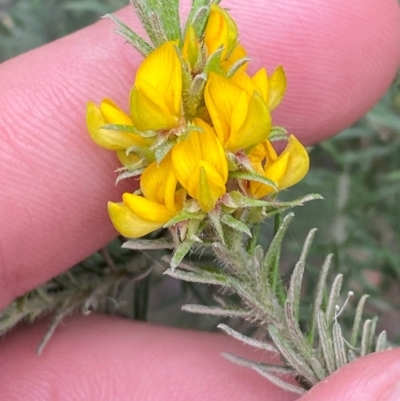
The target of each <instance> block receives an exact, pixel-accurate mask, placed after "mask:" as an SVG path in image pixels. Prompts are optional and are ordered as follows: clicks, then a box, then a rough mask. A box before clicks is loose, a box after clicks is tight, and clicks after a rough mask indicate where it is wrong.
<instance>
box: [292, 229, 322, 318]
mask: <svg viewBox="0 0 400 401" xmlns="http://www.w3.org/2000/svg"><path fill="white" fill-rule="evenodd" d="M316 231H317V230H316V229H315V228H314V229H313V230H311V231H310V232H309V233H308V235H307V238H306V240H305V242H304V245H303V249H302V251H301V255H300V260H299V261H298V262H297V263H296V266H295V268H294V270H293V273H292V275H291V277H290V285H289V289H288V293H287V300H288V301H289V302H290V303H291V305H293V317H294V319H295V320H296V321H297V320H298V319H299V305H300V292H301V284H302V282H303V276H304V268H305V261H306V258H307V255H308V252H309V250H310V247H311V244H312V241H313V239H314V235H315V232H316Z"/></svg>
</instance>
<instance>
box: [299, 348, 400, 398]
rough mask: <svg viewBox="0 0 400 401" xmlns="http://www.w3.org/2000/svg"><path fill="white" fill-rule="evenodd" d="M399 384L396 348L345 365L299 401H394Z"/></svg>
mask: <svg viewBox="0 0 400 401" xmlns="http://www.w3.org/2000/svg"><path fill="white" fill-rule="evenodd" d="M399 383H400V350H399V349H396V350H390V351H385V352H379V353H375V354H370V355H368V356H366V357H365V358H361V359H358V360H357V361H355V362H353V363H351V364H349V365H345V366H344V367H343V368H342V369H340V370H338V371H337V372H335V373H333V374H332V375H331V376H329V377H328V378H327V379H326V380H324V381H322V382H320V383H319V384H318V385H316V386H315V387H314V388H312V389H311V390H310V391H309V392H308V393H307V394H306V395H305V396H303V397H302V398H300V400H301V401H319V400H324V401H336V400H346V401H359V400H363V401H398V400H400V385H399ZM300 400H299V401H300Z"/></svg>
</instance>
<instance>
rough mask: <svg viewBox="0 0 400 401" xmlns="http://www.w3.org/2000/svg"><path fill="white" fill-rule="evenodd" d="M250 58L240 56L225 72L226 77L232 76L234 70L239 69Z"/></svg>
mask: <svg viewBox="0 0 400 401" xmlns="http://www.w3.org/2000/svg"><path fill="white" fill-rule="evenodd" d="M250 60H251V59H250V57H242V58H240V59H239V60H238V61H236V62H235V63H234V64H233V65H232V67H231V68H230V69H229V71H228V73H227V74H226V76H227V78H232V77H233V76H234V75H235V74H236V72H237V71H238V70H239V69H240V67H242V66H243V65H244V64H246V63H248V62H249V61H250Z"/></svg>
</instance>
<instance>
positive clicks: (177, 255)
mask: <svg viewBox="0 0 400 401" xmlns="http://www.w3.org/2000/svg"><path fill="white" fill-rule="evenodd" d="M195 242H196V241H193V240H189V239H187V240H185V241H183V242H182V243H181V244H180V245H178V247H177V248H176V250H175V252H174V255H173V256H172V259H171V262H170V267H171V270H172V272H173V271H174V270H175V269H176V268H177V267H178V266H179V264H180V263H181V262H182V260H183V258H184V257H185V256H186V255H187V253H188V252H189V251H190V249H191V248H192V246H193V245H194V244H195Z"/></svg>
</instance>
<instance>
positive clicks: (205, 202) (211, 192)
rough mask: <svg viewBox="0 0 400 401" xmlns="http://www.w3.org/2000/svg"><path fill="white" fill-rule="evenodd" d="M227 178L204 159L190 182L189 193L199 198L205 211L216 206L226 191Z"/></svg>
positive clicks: (193, 173)
mask: <svg viewBox="0 0 400 401" xmlns="http://www.w3.org/2000/svg"><path fill="white" fill-rule="evenodd" d="M225 183H226V180H223V178H222V177H221V175H219V174H218V172H217V171H216V170H215V169H213V168H212V167H211V166H210V165H209V164H207V163H205V162H204V161H200V162H199V163H198V166H197V168H196V169H195V170H194V171H193V172H192V174H191V176H190V180H189V183H188V188H187V190H188V193H189V195H190V196H192V198H194V199H197V200H198V202H199V205H200V207H201V208H202V210H204V211H205V212H209V211H210V210H211V209H213V208H214V206H215V204H216V202H217V200H218V199H219V198H220V197H221V196H222V195H223V194H224V193H225V192H226V186H225Z"/></svg>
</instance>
